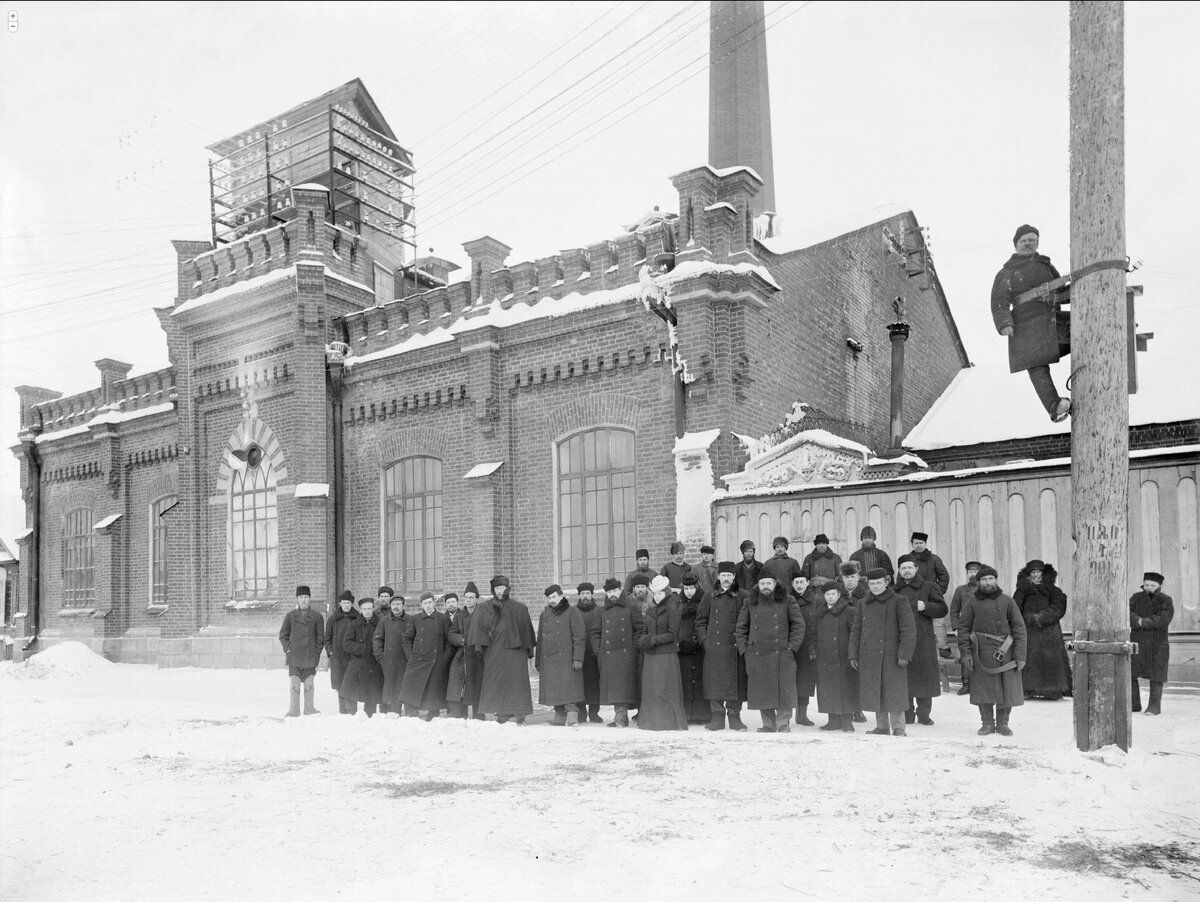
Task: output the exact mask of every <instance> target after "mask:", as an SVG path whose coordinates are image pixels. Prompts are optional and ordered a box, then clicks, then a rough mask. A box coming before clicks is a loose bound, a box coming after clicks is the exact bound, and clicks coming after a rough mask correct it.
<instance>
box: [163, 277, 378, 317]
mask: <svg viewBox="0 0 1200 902" xmlns="http://www.w3.org/2000/svg"><path fill="white" fill-rule="evenodd" d="M328 271H329V270H328V269H327V270H326V272H328ZM295 275H296V267H295V265H292V266H285V267H284V268H283V269H276V270H272V271H271V272H268V273H263V274H262V275H261V276H255V277H254V278H253V279H243V280H242V281H240V282H234V283H233V284H232V285H226V286H225V287H224V288H218V289H217V290H216V291H210V292H209V293H208V294H202V295H200V296H199V297H196V298H192V299H191V300H190V301H184V302H183V303H182V304H180V305H179V306H178V307H176V308H175V309H174V310H172V311H171V316H178V315H179V314H180V313H184V312H186V311H189V310H195V309H196V308H197V307H204V306H207V305H208V304H211V303H213V302H214V301H221V300H224V299H225V298H227V297H231V296H232V295H235V294H241V293H242V292H243V291H247V290H248V289H251V288H262V287H263V286H264V285H270V284H272V283H273V282H281V281H283V280H284V279H291V278H294V277H295ZM356 284H357V283H356ZM367 290H368V291H370V289H367Z"/></svg>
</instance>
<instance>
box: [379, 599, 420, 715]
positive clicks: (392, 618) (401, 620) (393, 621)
mask: <svg viewBox="0 0 1200 902" xmlns="http://www.w3.org/2000/svg"><path fill="white" fill-rule="evenodd" d="M379 597H380V598H386V599H387V600H388V610H387V612H386V613H380V615H379V626H377V627H376V628H375V635H374V636H372V637H371V652H372V654H374V655H375V660H376V661H378V662H379V667H380V669H381V670H382V671H383V696H382V698H381V700H380V705H379V710H380V712H381V713H383V714H387V713H389V712H391V711H395V712H396V714H397V715H400V714H407V715H409V716H415V715H416V713H417V712H416V709H415V708H409V709H408V710H407V711H405V710H404V704H403V702H402V701H401V700H400V687H401V685H402V684H403V683H404V671H405V670H407V669H408V651H407V649H406V648H405V641H404V634H405V632H407V630H408V628H409V626H410V625H411V624H412V618H411V617H409V616H408V615H407V614H406V613H405V612H404V596H403V595H401V596H400V597H399V598H397V597H396V593H395V592H393V591H392V588H391V586H380V587H379ZM393 601H394V602H395V603H394V604H393V603H392V602H393Z"/></svg>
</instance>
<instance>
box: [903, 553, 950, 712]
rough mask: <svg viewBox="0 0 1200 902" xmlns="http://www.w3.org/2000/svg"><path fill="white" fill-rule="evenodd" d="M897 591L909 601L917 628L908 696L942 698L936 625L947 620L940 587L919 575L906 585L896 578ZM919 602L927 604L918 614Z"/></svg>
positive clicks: (910, 666)
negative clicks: (940, 618) (940, 619)
mask: <svg viewBox="0 0 1200 902" xmlns="http://www.w3.org/2000/svg"><path fill="white" fill-rule="evenodd" d="M895 591H896V592H897V593H898V594H900V595H903V596H904V597H905V598H906V599H907V600H908V603H909V606H910V607H911V608H912V615H913V623H914V624H915V625H916V627H917V644H916V648H915V649H914V650H913V657H912V663H910V664H909V665H908V694H909V695H910V696H912V697H913V698H934V697H935V696H938V695H941V694H942V674H941V669H940V667H939V666H938V650H937V636H936V635H934V631H933V621H935V620H937V619H938V618H939V617H945V616H946V611H947V610H948V608H947V607H946V600H945V599H944V598H943V597H942V593H941V592H939V591H938V588H937V586H935V585H934V584H933V583H931V582H929V581H928V580H926V579H922V578H921V574H920V572H919V571H918V573H917V575H916V576H914V577H913V578H912V579H911V580H910V581H907V582H906V581H905V580H904V579H902V578H901V577H899V576H898V577H896V586H895ZM919 601H923V602H925V610H924V611H918V610H917V602H919Z"/></svg>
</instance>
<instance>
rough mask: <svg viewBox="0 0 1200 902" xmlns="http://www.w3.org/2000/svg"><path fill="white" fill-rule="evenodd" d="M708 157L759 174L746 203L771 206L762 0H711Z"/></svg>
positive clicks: (712, 161)
mask: <svg viewBox="0 0 1200 902" xmlns="http://www.w3.org/2000/svg"><path fill="white" fill-rule="evenodd" d="M708 162H709V164H710V165H712V166H714V167H716V168H717V169H724V168H726V167H728V166H749V167H751V168H752V169H754V171H755V172H757V173H758V174H759V175H760V176H762V179H763V182H764V184H763V189H762V191H760V192H759V194H758V196H757V197H756V198H755V199H754V200H753V202H752V204H751V210H752V211H753V213H754V215H755V216H756V217H757V216H758V215H759V214H760V213H763V212H764V211H767V212H772V213H774V212H777V211H776V210H775V167H774V164H773V162H772V156H771V98H770V92H769V91H768V88H767V33H766V25H765V23H764V21H763V5H762V0H714V2H713V3H712V4H711V7H710V13H709V69H708Z"/></svg>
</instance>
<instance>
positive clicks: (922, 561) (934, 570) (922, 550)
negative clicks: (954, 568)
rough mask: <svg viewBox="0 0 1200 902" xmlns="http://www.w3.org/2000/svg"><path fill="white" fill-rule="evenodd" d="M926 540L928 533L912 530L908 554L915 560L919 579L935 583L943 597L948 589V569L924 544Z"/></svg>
mask: <svg viewBox="0 0 1200 902" xmlns="http://www.w3.org/2000/svg"><path fill="white" fill-rule="evenodd" d="M928 541H929V536H928V534H926V533H923V532H914V533H913V534H912V551H910V552H909V554H910V555H911V556H912V559H913V560H914V561H916V562H917V572H918V573H920V574H921V579H923V580H925V581H926V582H931V583H933V584H934V585H936V586H937V590H938V592H940V593H941V594H942V598H943V599H944V598H945V597H946V593H947V592H949V591H950V571H948V570H947V569H946V565H945V564H943V563H942V559H941V558H940V557H938V556H937V555H936V554H934V553H933V552H932V551H931V550H929V548H928V547H927V545H926V543H928Z"/></svg>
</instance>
